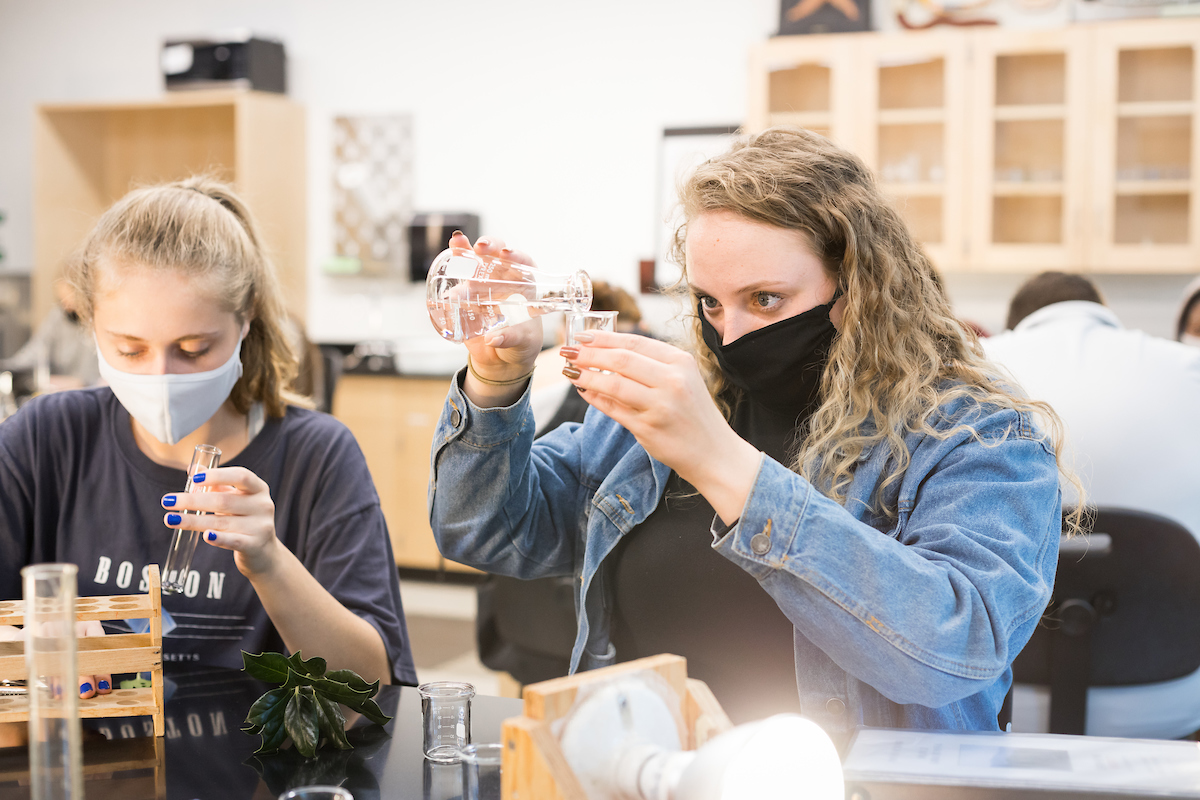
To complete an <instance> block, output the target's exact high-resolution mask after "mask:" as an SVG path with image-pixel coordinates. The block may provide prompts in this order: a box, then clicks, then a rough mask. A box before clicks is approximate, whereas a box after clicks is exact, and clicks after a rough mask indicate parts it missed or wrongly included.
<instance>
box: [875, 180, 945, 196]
mask: <svg viewBox="0 0 1200 800" xmlns="http://www.w3.org/2000/svg"><path fill="white" fill-rule="evenodd" d="M879 188H880V189H882V190H883V192H884V194H889V195H893V196H896V197H940V196H941V195H942V194H943V193H945V191H946V186H945V184H942V183H935V182H933V181H913V182H911V183H902V182H892V183H881V184H879Z"/></svg>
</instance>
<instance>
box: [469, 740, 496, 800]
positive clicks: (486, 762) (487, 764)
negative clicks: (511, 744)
mask: <svg viewBox="0 0 1200 800" xmlns="http://www.w3.org/2000/svg"><path fill="white" fill-rule="evenodd" d="M503 756H504V745H502V744H469V745H467V746H466V747H464V748H463V749H462V767H463V800H500V763H501V761H502V760H503Z"/></svg>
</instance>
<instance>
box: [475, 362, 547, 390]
mask: <svg viewBox="0 0 1200 800" xmlns="http://www.w3.org/2000/svg"><path fill="white" fill-rule="evenodd" d="M467 369H468V370H470V372H471V374H472V375H474V376H475V380H477V381H479V382H480V383H482V384H486V385H487V386H516V385H517V384H520V383H524V382H525V381H527V380H529V379H530V378H531V377H533V369H531V370H529V372H526V373H525V374H524V375H522V376H521V377H519V378H513V379H512V380H507V381H494V380H492V379H491V378H485V377H483V376H482V375H480V374H479V373H478V372H476V371H475V365H474V364H472V363H471V357H470V356H467ZM534 369H536V367H535V368H534Z"/></svg>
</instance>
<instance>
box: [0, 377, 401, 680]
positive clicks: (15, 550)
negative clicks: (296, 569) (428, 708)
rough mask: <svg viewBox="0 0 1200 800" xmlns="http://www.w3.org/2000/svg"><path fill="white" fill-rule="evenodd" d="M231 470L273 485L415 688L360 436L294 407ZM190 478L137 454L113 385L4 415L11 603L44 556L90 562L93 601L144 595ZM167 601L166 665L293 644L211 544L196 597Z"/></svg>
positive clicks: (227, 658) (4, 552)
mask: <svg viewBox="0 0 1200 800" xmlns="http://www.w3.org/2000/svg"><path fill="white" fill-rule="evenodd" d="M222 466H240V467H245V468H246V469H248V470H250V471H251V472H253V473H254V474H255V475H257V476H258V477H260V478H262V479H263V480H264V481H265V482H266V483H267V485H268V486H270V487H271V499H272V500H273V501H274V503H275V529H276V533H277V535H278V536H279V539H280V541H282V542H283V544H284V545H286V546H287V548H288V549H289V550H291V551H292V552H293V553H295V554H296V557H297V558H299V559H300V561H301V563H303V564H304V566H305V567H306V568H307V569H308V571H309V572H310V573H312V575H313V577H315V578H316V579H317V581H319V582H320V584H321V585H322V586H324V587H325V589H326V590H328V591H329V593H330V594H332V595H333V596H334V597H336V598H337V599H338V601H339V602H341V603H342V605H344V606H345V607H346V608H348V609H350V611H352V612H353V613H355V614H357V615H358V616H360V617H362V618H363V619H365V620H366V621H367V622H369V623H371V625H373V626H374V627H375V629H376V630H377V631H379V634H380V636H381V637H382V638H383V643H384V647H385V648H386V649H387V654H388V659H389V661H390V663H391V667H392V679H393V681H395V682H398V683H404V684H410V685H415V684H416V682H417V680H416V678H417V676H416V670H415V668H414V666H413V660H412V651H411V649H410V648H409V644H408V631H407V628H406V626H405V622H404V610H403V608H402V606H401V603H400V583H399V580H398V577H397V574H396V569H395V566H394V565H395V561H394V559H393V557H392V547H391V542H390V541H389V539H388V534H387V524H386V523H385V521H384V518H383V512H382V510H381V509H380V506H379V496H378V495H377V494H376V492H375V486H374V484H373V483H372V481H371V475H370V473H369V472H368V470H367V464H366V461H365V459H364V458H363V455H362V451H361V450H360V449H359V447H358V443H357V442H356V441H355V440H354V436H353V435H352V434H351V433H350V431H349V430H348V429H347V428H346V427H345V426H344V425H343V424H342V423H340V422H339V421H337V420H336V419H334V418H333V417H331V416H329V415H328V414H322V413H320V412H316V411H309V410H306V409H302V408H298V407H294V406H289V407H288V410H287V415H286V416H285V417H284V418H283V419H273V418H268V420H267V423H266V425H265V426H264V427H263V429H262V431H261V432H260V433H259V434H258V435H257V436H256V437H254V439H253V441H251V442H250V444H249V445H247V447H246V449H245V450H243V451H242V452H241V453H239V454H238V455H237V456H236V457H235V458H234V459H233V460H232V461H230V462H229V463H223V464H222ZM186 479H187V476H186V474H185V473H184V471H183V470H179V469H174V468H171V467H164V466H162V465H160V464H156V463H155V462H153V461H151V460H150V459H149V458H148V457H147V456H146V455H145V454H144V453H142V452H141V451H140V450H139V449H138V447H137V444H136V443H135V442H134V439H133V432H132V430H131V428H130V419H129V413H128V412H127V411H126V410H125V408H124V407H123V406H122V405H121V404H120V402H119V401H118V400H117V398H116V397H115V396H114V395H113V393H112V391H111V390H110V389H109V388H108V387H99V388H95V389H81V390H76V391H69V392H60V393H57V394H51V395H46V396H43V397H38V398H35V399H33V400H31V401H30V402H28V403H27V404H26V405H25V406H24V407H23V408H22V409H21V410H20V412H18V413H17V414H16V415H15V416H13V417H10V418H9V419H8V420H6V421H5V422H3V423H0V599H10V600H11V599H18V598H20V597H21V576H20V571H21V567H23V566H24V565H26V564H34V563H42V562H66V563H72V564H76V565H78V567H79V595H80V596H81V597H83V596H90V595H113V594H134V593H138V592H145V591H146V589H147V583H146V570H147V565H148V564H154V563H156V564H162V562H163V560H164V559H165V558H166V555H167V549H168V547H169V545H170V541H171V535H172V532H171V531H170V530H169V529H168V528H166V526H164V525H163V521H162V515H163V513H164V510H163V508H162V505H161V500H162V496H163V495H164V494H167V493H169V492H179V491H182V490H183V487H184V484H185V483H186ZM163 608H165V609H166V610H167V611H168V612H169V613H170V615H171V616H172V618H173V619H174V621H175V623H176V625H177V627H176V628H175V630H173V631H172V632H171V633H169V634H167V635H166V636H164V637H163V660H164V661H165V662H190V663H197V664H205V665H213V666H222V667H233V668H240V667H241V666H242V657H241V652H242V651H243V650H245V651H247V652H250V653H259V652H264V651H268V650H274V651H279V652H285V647H284V644H283V640H282V638H281V637H280V635H279V633H278V632H277V631H276V630H275V626H274V625H272V624H271V620H270V619H269V618H268V617H267V613H266V611H265V610H264V609H263V606H262V603H261V602H259V599H258V596H257V595H256V594H255V592H254V588H253V587H252V586H251V584H250V581H249V580H247V579H246V578H245V577H243V575H242V574H241V573H240V572H238V569H237V566H236V565H235V564H234V562H233V553H232V551H229V550H223V549H221V548H218V547H213V546H211V545H207V544H205V543H203V542H201V543H200V545H199V546H198V548H197V550H196V557H195V559H194V560H193V562H192V570H191V572H190V573H189V574H188V578H187V582H186V588H185V590H184V592H183V593H182V594H174V595H164V596H163ZM106 625H107V623H106ZM123 626H124V623H121V622H118V623H116V624H115V625H114V626H113V627H110V628H109V631H110V632H113V633H115V632H119V631H121V630H122V629H123V630H124V631H125V632H128V627H127V626H124V627H123ZM305 655H306V656H315V655H321V654H319V653H311V654H308V653H306V654H305Z"/></svg>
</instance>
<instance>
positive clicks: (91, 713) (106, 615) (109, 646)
mask: <svg viewBox="0 0 1200 800" xmlns="http://www.w3.org/2000/svg"><path fill="white" fill-rule="evenodd" d="M148 573H149V582H150V590H149V591H148V592H147V593H146V594H119V595H112V596H108V597H80V598H78V599H77V600H76V601H75V619H76V620H77V621H79V622H83V621H86V620H115V619H149V620H150V630H149V631H147V632H146V633H126V634H118V635H115V636H80V637H79V639H78V662H79V663H78V669H79V674H80V675H110V674H117V673H122V672H149V673H150V687H149V688H141V689H118V688H116V687H114V688H113V690H112V692H111V693H109V694H104V695H99V694H98V695H96V696H95V697H91V698H88V699H86V700H84V699H80V701H79V716H80V717H82V718H85V719H92V718H96V717H140V716H152V717H154V735H155V736H162V735H163V733H164V732H165V729H164V727H163V668H162V584H161V582H160V579H159V573H158V565H157V564H151V565H150V568H149V571H148ZM24 622H25V602H24V601H23V600H8V601H3V602H0V625H23V624H24ZM25 679H26V668H25V643H24V642H20V641H17V642H0V680H25ZM28 719H29V697H28V695H24V694H21V695H0V722H25V721H27V720H28Z"/></svg>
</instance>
